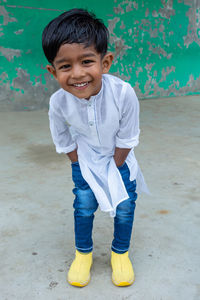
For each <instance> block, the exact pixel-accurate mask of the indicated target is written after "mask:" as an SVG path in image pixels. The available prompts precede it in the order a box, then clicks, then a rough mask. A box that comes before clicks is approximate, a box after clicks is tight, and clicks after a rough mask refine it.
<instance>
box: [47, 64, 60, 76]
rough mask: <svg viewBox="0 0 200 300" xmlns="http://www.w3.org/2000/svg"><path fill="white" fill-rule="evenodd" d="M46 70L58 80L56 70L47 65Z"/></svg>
mask: <svg viewBox="0 0 200 300" xmlns="http://www.w3.org/2000/svg"><path fill="white" fill-rule="evenodd" d="M46 68H47V71H48V72H49V73H51V74H52V75H53V77H55V79H57V75H56V70H55V68H54V67H53V66H52V65H47V66H46Z"/></svg>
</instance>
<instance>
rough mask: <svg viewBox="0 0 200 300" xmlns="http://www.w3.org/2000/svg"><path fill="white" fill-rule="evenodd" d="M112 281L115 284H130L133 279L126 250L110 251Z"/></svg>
mask: <svg viewBox="0 0 200 300" xmlns="http://www.w3.org/2000/svg"><path fill="white" fill-rule="evenodd" d="M111 266H112V271H113V272H112V282H113V283H114V285H116V286H127V285H131V284H132V283H133V282H134V280H135V275H134V271H133V266H132V263H131V261H130V259H129V257H128V251H127V252H125V253H123V254H118V253H115V252H113V251H112V252H111Z"/></svg>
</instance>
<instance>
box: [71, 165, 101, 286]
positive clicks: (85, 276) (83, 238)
mask: <svg viewBox="0 0 200 300" xmlns="http://www.w3.org/2000/svg"><path fill="white" fill-rule="evenodd" d="M72 179H73V181H74V184H75V188H74V189H73V193H74V194H75V200H74V205H73V207H74V230H75V245H76V249H77V250H76V257H75V260H74V261H73V263H72V265H71V267H70V270H69V273H68V281H69V283H70V284H72V285H75V286H85V285H87V284H88V282H89V280H90V268H91V265H92V248H93V242H92V228H93V220H94V212H95V211H96V210H97V207H98V203H97V201H96V198H95V196H94V193H93V192H92V190H91V189H90V187H89V185H88V184H87V182H86V181H85V180H84V178H83V177H82V174H81V170H80V166H79V164H78V163H73V164H72Z"/></svg>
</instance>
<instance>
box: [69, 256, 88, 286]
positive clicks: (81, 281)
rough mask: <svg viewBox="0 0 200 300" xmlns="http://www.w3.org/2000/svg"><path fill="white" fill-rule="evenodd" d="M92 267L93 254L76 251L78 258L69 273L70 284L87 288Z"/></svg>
mask: <svg viewBox="0 0 200 300" xmlns="http://www.w3.org/2000/svg"><path fill="white" fill-rule="evenodd" d="M91 266H92V252H90V253H81V252H79V251H77V250H76V257H75V259H74V261H73V262H72V264H71V267H70V269H69V272H68V278H67V279H68V282H69V283H70V284H71V285H75V286H79V287H83V286H86V285H87V284H88V283H89V281H90V268H91Z"/></svg>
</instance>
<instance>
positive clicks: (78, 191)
mask: <svg viewBox="0 0 200 300" xmlns="http://www.w3.org/2000/svg"><path fill="white" fill-rule="evenodd" d="M118 169H119V171H120V174H121V176H122V179H123V181H124V184H125V187H126V190H127V193H128V195H129V198H128V199H127V200H124V201H123V202H121V203H120V204H119V205H118V206H117V208H116V216H115V218H114V239H113V241H112V247H111V249H112V251H114V252H116V253H125V252H126V251H128V249H129V246H130V240H131V233H132V227H133V220H134V210H135V201H136V199H137V193H136V192H135V190H136V181H135V180H134V181H130V180H129V176H130V172H129V168H128V166H127V164H126V163H124V164H123V165H122V166H121V167H119V168H118ZM72 179H73V181H74V184H75V188H74V189H73V193H74V195H75V200H74V204H73V207H74V230H75V245H76V249H77V250H78V251H80V252H84V253H89V252H91V251H92V249H93V241H92V228H93V220H94V213H95V211H96V210H97V208H98V202H97V200H96V198H95V195H94V193H93V192H92V190H91V188H90V187H89V185H88V183H87V182H86V181H85V179H84V178H83V176H82V174H81V170H80V166H79V163H78V162H75V163H72Z"/></svg>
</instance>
